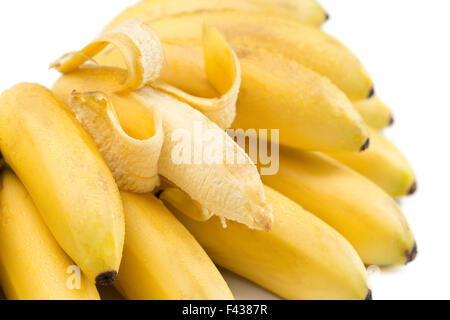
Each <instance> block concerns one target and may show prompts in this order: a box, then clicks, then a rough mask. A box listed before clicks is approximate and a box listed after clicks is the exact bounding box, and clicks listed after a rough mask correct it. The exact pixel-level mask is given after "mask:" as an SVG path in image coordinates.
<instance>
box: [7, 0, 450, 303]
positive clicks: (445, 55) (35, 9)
mask: <svg viewBox="0 0 450 320" xmlns="http://www.w3.org/2000/svg"><path fill="white" fill-rule="evenodd" d="M135 2H136V1H134V0H90V1H87V0H59V1H57V0H40V1H34V0H14V1H1V2H0V35H1V37H0V41H1V50H0V91H3V90H4V89H7V88H8V87H10V86H12V85H14V84H16V83H18V82H22V81H34V82H39V83H41V84H44V85H46V86H51V84H52V83H53V82H54V80H56V78H57V76H58V74H57V73H56V72H55V71H49V70H48V69H47V66H48V64H49V63H50V62H51V61H52V60H54V59H56V58H58V57H59V56H60V55H61V54H63V53H65V52H68V51H72V50H76V49H79V48H81V47H82V46H84V45H85V44H87V43H88V42H89V41H90V40H91V39H93V38H94V37H95V36H96V35H97V34H98V33H99V32H100V31H101V30H102V28H103V27H104V26H105V25H106V24H107V23H108V22H109V21H110V20H111V19H112V18H113V17H114V16H115V15H116V14H118V13H119V12H120V11H121V10H122V9H123V8H125V7H127V6H129V5H132V4H134V3H135ZM320 2H321V4H322V5H323V6H324V7H325V8H326V10H327V11H328V12H329V13H330V16H331V20H330V21H329V22H328V23H327V24H326V25H325V28H324V29H325V30H326V31H327V32H329V33H331V34H333V35H335V36H337V37H338V38H339V39H340V40H341V41H343V42H344V43H345V44H346V45H347V46H348V47H350V48H351V49H352V50H353V51H354V52H355V53H356V54H357V55H358V57H359V58H360V59H361V60H362V62H363V63H364V64H365V65H366V67H367V69H368V70H369V72H370V73H371V75H372V77H373V79H374V81H375V83H376V91H377V94H378V95H379V96H380V97H381V98H382V99H383V100H385V101H386V102H387V103H388V104H389V105H390V106H391V108H392V109H393V111H394V116H395V120H396V123H395V126H394V127H393V128H390V129H389V130H387V131H386V134H387V136H388V137H390V138H391V139H392V140H393V141H394V142H395V143H396V144H397V145H398V146H399V148H400V149H401V150H402V151H403V152H404V153H405V154H406V155H407V156H408V158H409V159H410V161H411V163H412V164H413V166H414V167H415V169H416V172H417V175H418V178H419V180H418V181H419V192H418V194H417V195H415V196H414V197H411V198H408V199H405V200H403V201H402V206H403V209H404V211H405V213H406V215H407V217H408V219H409V221H410V223H411V225H412V227H413V229H414V231H415V234H416V237H417V242H418V245H419V255H418V257H417V260H416V261H415V262H413V263H412V264H410V265H409V266H407V267H403V268H397V269H392V270H384V271H383V274H381V275H375V276H373V277H372V281H371V282H372V288H373V291H374V298H375V299H445V298H446V299H450V290H449V287H450V255H449V247H448V246H450V204H449V203H450V173H449V172H450V171H449V167H450V155H449V151H448V147H449V141H450V128H449V117H450V102H449V96H450V88H449V87H450V81H449V80H450V79H449V74H450V63H449V59H450V34H449V33H450V19H449V18H448V15H449V12H450V1H445V0H428V1H418V0H395V1H393V0H320ZM230 285H231V287H232V288H233V289H235V290H234V291H235V293H236V297H237V298H251V297H255V296H254V295H253V293H249V291H248V290H246V291H243V290H240V288H241V287H242V286H248V285H247V284H243V283H242V282H240V281H238V280H235V279H233V280H232V281H231V282H230ZM261 294H263V293H261ZM263 297H267V296H265V294H263Z"/></svg>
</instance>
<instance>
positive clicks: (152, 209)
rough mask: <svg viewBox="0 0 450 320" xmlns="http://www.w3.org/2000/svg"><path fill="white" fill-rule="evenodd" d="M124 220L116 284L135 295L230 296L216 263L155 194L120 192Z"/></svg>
mask: <svg viewBox="0 0 450 320" xmlns="http://www.w3.org/2000/svg"><path fill="white" fill-rule="evenodd" d="M122 199H123V205H124V211H125V220H126V236H125V245H124V252H123V260H122V264H121V266H120V272H119V276H118V277H117V282H116V284H115V285H116V287H117V288H118V290H119V291H120V292H121V293H122V295H123V296H124V297H126V298H127V299H132V300H222V299H223V300H230V299H233V295H232V293H231V291H230V289H229V288H228V286H227V284H226V282H225V280H224V279H223V277H222V275H221V274H220V272H219V271H218V270H217V268H216V266H215V265H214V263H213V262H212V261H211V259H210V258H209V257H208V255H207V254H206V253H205V251H204V250H203V249H202V247H201V246H200V245H199V244H198V242H197V241H196V240H195V239H194V237H193V236H192V235H191V234H190V233H189V232H188V231H187V230H186V229H185V228H184V227H183V225H182V224H181V223H180V222H179V221H178V220H177V219H176V218H175V217H174V216H173V215H172V214H171V213H170V211H169V210H168V209H167V208H166V207H165V206H164V205H163V204H162V202H161V201H160V200H158V199H157V198H156V197H155V196H153V195H151V194H150V195H137V194H133V193H128V192H122Z"/></svg>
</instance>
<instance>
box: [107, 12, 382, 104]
mask: <svg viewBox="0 0 450 320" xmlns="http://www.w3.org/2000/svg"><path fill="white" fill-rule="evenodd" d="M138 16H139V18H140V19H142V20H143V21H145V22H147V23H149V25H150V26H151V27H152V28H153V29H154V30H155V31H156V33H157V34H158V36H159V37H160V38H161V40H162V41H163V42H168V43H176V44H190V45H194V44H196V45H201V36H202V26H203V24H208V25H211V26H213V27H215V28H217V29H218V30H219V32H220V33H221V34H223V36H224V37H225V39H226V40H227V41H228V42H229V43H230V44H231V45H232V46H233V47H235V46H244V47H249V48H253V49H265V50H267V51H269V52H272V53H274V54H276V55H283V56H285V57H286V58H289V59H291V60H294V61H297V62H298V63H300V64H302V65H304V66H305V67H307V68H310V69H312V70H313V71H316V72H317V73H319V74H321V75H322V76H325V77H327V78H329V79H330V80H331V81H332V82H333V83H334V84H335V85H337V86H338V87H339V88H340V89H341V90H342V91H344V92H345V93H346V95H347V96H348V98H349V99H351V100H352V101H357V100H361V99H365V98H367V97H369V96H371V95H372V94H373V82H372V80H371V78H370V77H369V75H368V73H367V71H366V69H365V68H364V66H363V65H362V64H361V62H360V61H359V59H358V58H356V57H355V55H354V54H353V53H352V52H351V51H350V50H349V49H348V48H346V47H345V46H344V45H343V44H342V43H341V42H339V41H338V40H337V39H336V38H334V37H332V36H331V35H328V34H326V33H325V32H323V31H321V30H319V29H318V28H315V27H312V26H308V25H305V24H301V23H297V22H293V21H288V20H286V19H282V18H277V17H270V16H267V15H265V14H260V13H249V12H237V11H220V12H211V11H199V12H194V13H185V14H179V15H174V16H166V17H163V18H161V19H158V20H152V19H151V18H150V19H148V18H147V17H145V16H142V15H138ZM124 17H126V18H127V19H129V18H134V17H135V16H133V15H129V14H124ZM107 30H110V28H108V29H107Z"/></svg>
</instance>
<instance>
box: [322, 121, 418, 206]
mask: <svg viewBox="0 0 450 320" xmlns="http://www.w3.org/2000/svg"><path fill="white" fill-rule="evenodd" d="M327 155H329V156H330V157H332V158H334V159H336V160H338V161H339V162H341V163H343V164H345V165H346V166H348V167H350V168H352V169H353V170H355V171H357V172H359V173H360V174H362V175H363V176H365V177H367V178H368V179H370V180H372V181H373V182H375V183H376V184H377V185H378V186H379V187H381V188H382V189H383V190H384V191H385V192H386V193H388V194H389V195H391V196H392V197H402V196H406V195H411V194H413V193H415V192H416V189H417V182H416V176H415V174H414V170H413V169H412V168H411V165H410V164H409V163H408V160H406V158H405V157H404V156H403V155H402V154H401V153H400V151H399V150H398V149H397V148H396V147H395V146H394V145H393V144H392V143H391V142H390V141H389V140H388V139H386V138H385V137H384V136H383V135H381V134H380V133H379V132H378V131H376V130H374V129H370V148H369V149H367V150H366V151H364V152H358V153H356V152H352V153H345V152H339V153H327Z"/></svg>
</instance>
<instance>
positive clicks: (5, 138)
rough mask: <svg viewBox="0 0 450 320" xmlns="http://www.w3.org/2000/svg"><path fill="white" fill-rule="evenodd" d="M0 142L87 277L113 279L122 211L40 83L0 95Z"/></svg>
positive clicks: (92, 151) (102, 169) (80, 137)
mask: <svg viewBox="0 0 450 320" xmlns="http://www.w3.org/2000/svg"><path fill="white" fill-rule="evenodd" d="M0 106H1V107H0V149H1V151H2V154H3V156H4V158H5V161H6V162H7V163H8V165H9V166H10V167H11V168H12V169H13V171H14V172H15V173H16V174H17V176H18V177H19V178H20V180H21V181H22V182H23V184H24V185H25V187H26V189H27V190H28V192H29V193H30V196H31V198H32V199H33V201H34V203H35V204H36V207H37V208H38V210H39V212H40V213H41V215H42V217H43V219H44V221H45V223H46V224H47V226H48V227H49V229H50V231H51V232H52V234H53V235H54V237H55V238H56V240H57V242H58V243H59V244H60V246H61V247H62V248H63V249H64V251H65V252H67V254H68V255H69V256H70V257H71V258H72V259H73V260H74V261H75V262H76V263H77V265H78V266H80V268H81V270H83V272H84V273H85V275H86V276H87V278H88V279H89V280H91V281H95V282H96V283H98V284H110V283H112V282H113V281H114V279H115V277H116V274H117V270H118V269H119V265H120V260H121V257H122V247H123V239H124V232H125V226H124V217H123V208H122V203H121V199H120V194H119V191H118V189H117V186H116V184H115V183H114V179H113V177H112V175H111V172H110V171H109V169H108V167H107V166H106V164H105V162H104V160H103V159H102V157H101V155H100V153H99V152H98V150H97V148H96V146H95V144H94V142H93V141H92V140H91V138H90V137H89V136H88V135H87V134H86V133H85V132H84V131H83V129H82V128H81V126H80V125H79V124H78V122H77V121H76V119H75V117H74V116H73V115H71V114H70V113H69V112H68V110H67V109H66V107H65V106H64V105H63V104H62V103H61V102H60V101H58V100H57V99H56V97H55V96H54V95H53V94H52V93H51V92H50V91H49V90H48V89H46V88H44V87H42V86H40V85H37V84H29V83H23V84H19V85H17V86H15V87H13V88H12V89H10V90H7V91H5V92H3V94H2V96H1V97H0Z"/></svg>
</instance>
